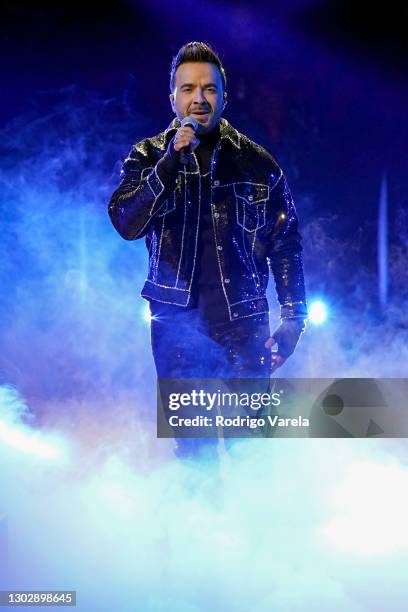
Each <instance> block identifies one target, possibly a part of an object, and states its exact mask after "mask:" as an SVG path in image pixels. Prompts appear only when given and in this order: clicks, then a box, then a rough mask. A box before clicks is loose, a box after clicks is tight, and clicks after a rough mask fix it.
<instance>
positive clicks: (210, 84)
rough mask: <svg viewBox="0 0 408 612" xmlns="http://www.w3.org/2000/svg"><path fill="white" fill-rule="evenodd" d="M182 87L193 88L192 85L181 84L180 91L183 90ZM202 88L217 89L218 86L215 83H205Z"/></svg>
mask: <svg viewBox="0 0 408 612" xmlns="http://www.w3.org/2000/svg"><path fill="white" fill-rule="evenodd" d="M183 87H194V83H183V84H182V85H180V89H183ZM204 87H216V88H217V87H218V85H217V84H216V83H206V84H205V85H204Z"/></svg>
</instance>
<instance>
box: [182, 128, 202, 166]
mask: <svg viewBox="0 0 408 612" xmlns="http://www.w3.org/2000/svg"><path fill="white" fill-rule="evenodd" d="M187 125H188V126H189V127H191V128H193V130H194V132H196V131H197V128H198V121H197V119H194V117H184V119H183V120H182V122H181V127H186V126H187ZM190 158H191V145H189V146H188V147H183V148H182V149H180V161H181V163H182V164H188V162H189V160H190Z"/></svg>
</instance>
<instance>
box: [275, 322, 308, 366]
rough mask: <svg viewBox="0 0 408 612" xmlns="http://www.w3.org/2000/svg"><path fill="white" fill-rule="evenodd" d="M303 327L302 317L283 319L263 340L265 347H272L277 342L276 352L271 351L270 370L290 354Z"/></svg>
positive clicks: (281, 363) (304, 325) (280, 363)
mask: <svg viewBox="0 0 408 612" xmlns="http://www.w3.org/2000/svg"><path fill="white" fill-rule="evenodd" d="M305 327H306V324H305V321H304V319H284V320H283V321H282V323H281V324H280V326H279V327H278V328H277V329H276V330H275V331H274V332H273V334H272V336H271V337H270V338H268V340H267V341H266V342H265V348H272V347H273V346H274V345H275V344H276V343H277V344H278V350H277V352H276V353H275V352H273V353H272V367H271V372H274V371H275V370H276V369H277V368H280V367H281V365H283V364H284V363H285V361H286V360H287V358H288V357H290V355H292V353H293V351H294V350H295V348H296V345H297V343H298V341H299V338H300V335H301V333H302V332H303V331H304V330H305Z"/></svg>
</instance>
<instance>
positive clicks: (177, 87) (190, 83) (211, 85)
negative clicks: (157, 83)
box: [170, 62, 227, 134]
mask: <svg viewBox="0 0 408 612" xmlns="http://www.w3.org/2000/svg"><path fill="white" fill-rule="evenodd" d="M226 98H227V94H226V92H224V91H223V86H222V77H221V73H220V71H219V70H218V68H217V66H216V65H215V64H212V63H209V62H186V63H185V64H180V66H179V67H178V68H177V70H176V74H175V83H174V89H173V93H171V94H170V103H171V107H172V109H173V111H174V112H175V113H176V115H177V118H178V119H179V120H180V121H181V120H182V119H184V117H187V116H191V117H194V119H197V121H198V123H199V127H198V130H197V132H198V133H201V134H203V133H205V132H209V131H210V130H212V129H213V127H215V126H216V125H217V123H218V121H219V120H220V117H221V115H222V111H223V108H224V101H225V100H226Z"/></svg>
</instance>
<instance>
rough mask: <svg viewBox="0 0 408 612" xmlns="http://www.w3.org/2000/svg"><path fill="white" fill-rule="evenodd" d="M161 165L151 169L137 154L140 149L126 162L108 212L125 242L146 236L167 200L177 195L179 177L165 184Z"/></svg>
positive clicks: (144, 158)
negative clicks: (175, 191)
mask: <svg viewBox="0 0 408 612" xmlns="http://www.w3.org/2000/svg"><path fill="white" fill-rule="evenodd" d="M160 162H161V160H159V161H158V162H157V163H156V165H155V166H148V164H147V158H146V156H145V155H143V154H142V153H140V152H139V151H138V149H137V145H134V146H133V147H132V149H131V150H130V153H129V155H128V157H127V158H126V159H125V161H124V162H123V165H122V170H121V181H120V184H119V187H118V188H117V189H116V190H115V191H114V192H113V194H112V197H111V199H110V201H109V205H108V211H109V216H110V219H111V221H112V224H113V226H114V227H115V229H116V231H117V232H118V233H119V234H120V235H121V236H122V238H125V240H135V239H137V238H141V237H142V236H144V235H145V234H147V232H148V231H149V225H150V222H151V221H152V219H154V217H155V216H156V215H157V214H159V213H160V212H163V210H164V209H165V207H166V200H167V199H168V198H169V197H170V195H172V193H173V192H174V189H175V187H176V175H174V176H172V177H169V178H168V179H167V180H166V184H164V182H163V180H164V179H163V173H160V172H159V173H158V171H157V170H158V167H159V164H160ZM159 174H160V176H159Z"/></svg>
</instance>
